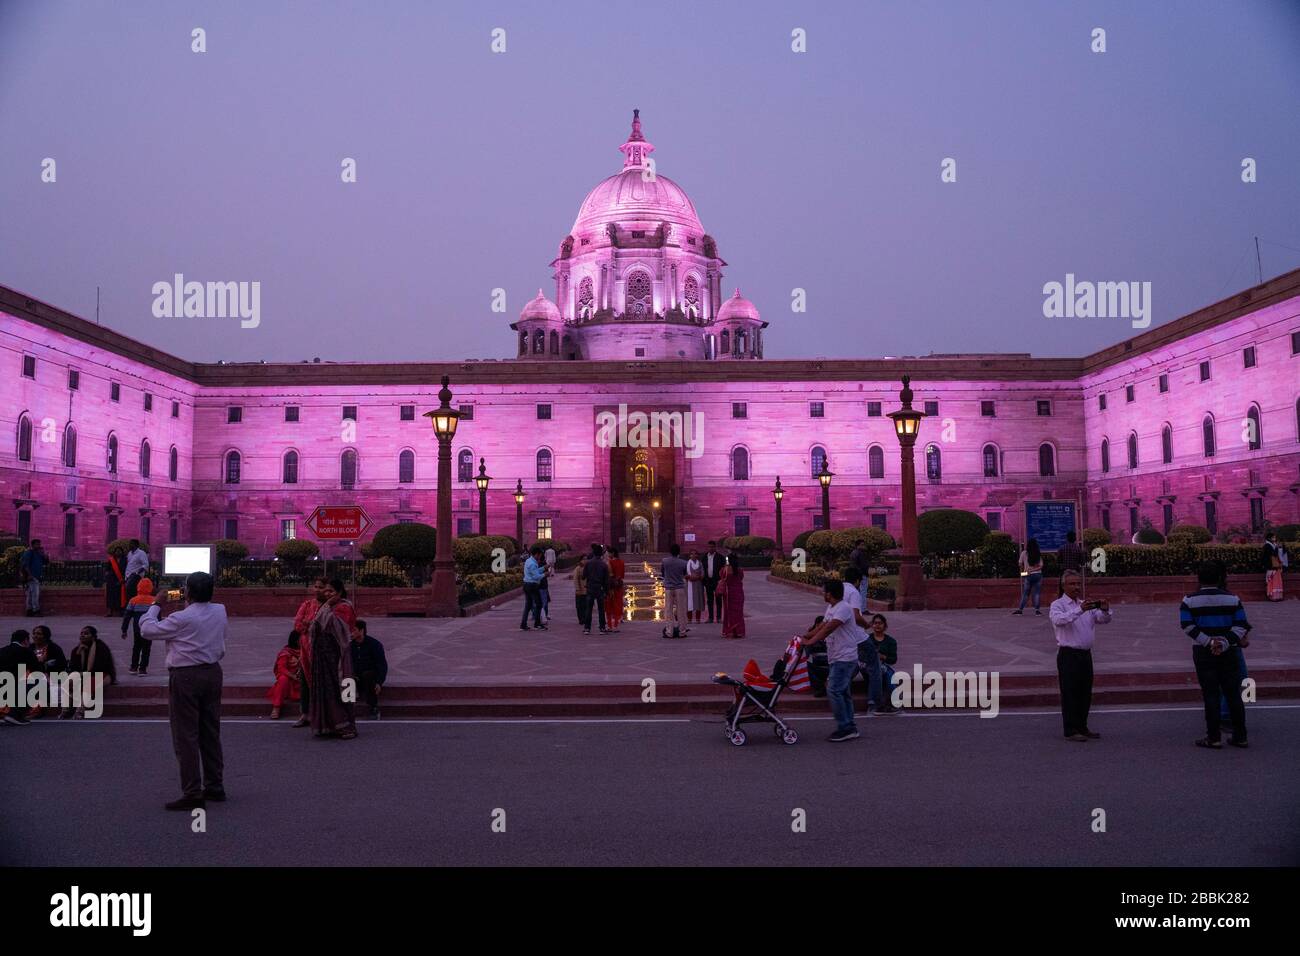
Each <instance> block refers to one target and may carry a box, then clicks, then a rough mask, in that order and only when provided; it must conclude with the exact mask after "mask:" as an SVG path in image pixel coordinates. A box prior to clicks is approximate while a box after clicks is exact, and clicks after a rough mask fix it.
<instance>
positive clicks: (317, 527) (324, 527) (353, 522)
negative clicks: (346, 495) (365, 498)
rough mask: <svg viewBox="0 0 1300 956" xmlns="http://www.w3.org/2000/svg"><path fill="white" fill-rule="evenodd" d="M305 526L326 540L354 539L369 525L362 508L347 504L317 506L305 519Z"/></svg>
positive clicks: (367, 516) (367, 517) (368, 517)
mask: <svg viewBox="0 0 1300 956" xmlns="http://www.w3.org/2000/svg"><path fill="white" fill-rule="evenodd" d="M307 527H308V528H310V529H311V533H312V534H314V535H315V536H316V537H318V538H323V539H325V540H328V541H355V540H356V539H357V538H359V537H361V535H362V534H364V533H365V530H366V529H367V528H369V527H370V516H369V515H368V514H366V512H365V509H364V508H359V507H355V506H351V505H349V506H347V507H340V508H324V507H322V508H317V509H316V510H315V511H313V512H312V513H311V517H310V518H308V519H307Z"/></svg>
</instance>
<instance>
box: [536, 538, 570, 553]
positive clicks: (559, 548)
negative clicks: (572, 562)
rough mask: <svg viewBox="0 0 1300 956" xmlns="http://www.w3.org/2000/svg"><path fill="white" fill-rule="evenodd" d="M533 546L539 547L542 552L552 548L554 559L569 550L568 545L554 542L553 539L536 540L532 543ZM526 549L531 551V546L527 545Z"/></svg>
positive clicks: (562, 542)
mask: <svg viewBox="0 0 1300 956" xmlns="http://www.w3.org/2000/svg"><path fill="white" fill-rule="evenodd" d="M533 544H536V545H540V546H541V549H542V550H543V551H545V550H546V549H547V548H554V549H555V555H556V557H559V556H560V555H562V554H564V552H565V551H568V550H569V545H568V544H567V543H565V542H564V541H556V540H554V539H553V538H538V539H537V540H536V541H534V542H533ZM528 549H529V550H530V551H531V550H532V545H529V548H528Z"/></svg>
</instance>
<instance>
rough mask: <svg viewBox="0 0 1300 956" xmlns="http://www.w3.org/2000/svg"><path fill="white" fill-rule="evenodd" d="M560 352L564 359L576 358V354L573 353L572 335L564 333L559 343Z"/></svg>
mask: <svg viewBox="0 0 1300 956" xmlns="http://www.w3.org/2000/svg"><path fill="white" fill-rule="evenodd" d="M560 354H561V355H562V356H564V357H565V358H566V359H572V358H577V356H576V355H574V353H573V336H572V335H566V336H565V337H564V340H563V342H562V344H561V345H560Z"/></svg>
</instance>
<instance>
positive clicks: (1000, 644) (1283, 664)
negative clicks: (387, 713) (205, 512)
mask: <svg viewBox="0 0 1300 956" xmlns="http://www.w3.org/2000/svg"><path fill="white" fill-rule="evenodd" d="M745 590H746V606H745V611H746V618H747V628H748V637H747V638H746V639H745V640H742V641H729V640H723V639H722V638H721V635H720V628H719V627H718V626H717V625H709V624H701V625H697V626H695V627H694V628H693V629H692V632H691V634H690V637H689V638H687V639H686V640H679V641H666V640H663V639H662V638H661V637H660V631H661V629H662V625H660V624H658V623H656V622H653V621H634V622H625V623H624V624H623V626H622V632H621V633H620V634H618V635H602V634H599V633H593V634H592V635H590V636H584V635H583V634H582V632H581V629H580V628H579V627H578V624H577V622H576V615H575V613H574V601H573V585H572V583H571V582H570V581H569V580H567V579H565V578H561V579H560V580H558V581H555V582H553V583H552V586H551V594H552V604H551V609H552V611H553V618H552V622H551V627H550V629H549V630H547V631H536V630H531V631H528V632H523V631H520V630H519V617H520V614H521V613H522V610H523V601H522V598H520V599H516V600H513V601H510V602H507V603H505V604H503V605H501V606H500V607H497V608H494V609H492V610H490V611H487V612H485V613H483V614H480V615H478V616H475V617H467V618H457V619H436V620H426V619H423V618H373V619H371V620H370V622H369V623H370V632H371V633H372V634H373V635H374V636H375V637H377V638H379V639H380V640H381V641H383V643H384V646H385V649H386V651H387V655H388V662H389V667H390V674H389V681H388V682H389V684H391V685H398V686H400V685H444V686H445V685H465V686H483V685H493V684H497V685H509V684H513V685H522V684H529V683H538V684H577V683H589V684H594V683H604V682H608V683H627V682H629V681H633V682H640V681H641V680H642V679H643V678H646V677H652V678H654V679H655V680H656V681H659V682H667V683H695V684H698V683H700V682H702V681H707V680H708V678H709V677H710V676H711V675H712V674H714V673H715V672H717V671H720V670H727V671H732V672H735V671H737V670H739V669H740V668H741V667H742V666H743V665H744V663H745V661H747V660H748V659H749V658H751V657H752V658H756V659H757V660H758V661H759V662H760V664H762V665H763V666H764V667H765V668H766V667H768V666H770V664H771V663H772V662H773V661H775V660H776V659H777V658H778V657H779V656H780V654H781V652H782V650H783V649H784V647H785V645H786V643H787V642H788V640H789V639H790V637H791V636H792V635H794V634H795V633H797V632H802V631H803V630H804V629H805V628H806V627H807V626H808V625H809V624H810V623H811V622H812V619H813V617H814V616H816V615H817V614H820V613H821V611H822V610H823V607H824V605H823V604H822V602H821V600H820V599H819V598H818V597H816V596H815V595H813V594H812V593H809V592H805V591H803V590H800V589H796V588H792V587H789V586H786V585H783V584H777V583H773V582H771V581H769V580H767V578H766V576H765V575H760V574H750V575H748V576H747V577H746V579H745ZM358 612H359V614H360V616H361V617H363V618H364V617H365V616H366V603H365V594H364V592H362V594H361V595H360V599H359V601H358ZM1247 613H1248V615H1249V616H1250V619H1251V622H1252V623H1253V624H1254V631H1253V632H1252V638H1253V640H1252V643H1251V646H1250V649H1249V650H1248V651H1247V659H1248V661H1249V665H1250V667H1251V668H1252V669H1255V670H1263V669H1273V668H1289V669H1293V668H1300V602H1297V601H1285V602H1282V603H1280V604H1267V603H1258V604H1250V605H1248V606H1247ZM888 617H889V630H890V633H891V634H893V636H894V637H895V638H896V639H897V640H898V644H899V666H900V668H906V669H909V670H910V668H911V667H912V665H913V664H915V663H918V662H919V663H921V664H923V665H924V667H925V668H926V669H927V670H929V669H937V670H969V669H972V668H974V669H981V670H997V671H999V672H1001V673H1002V674H1005V675H1038V674H1055V672H1056V663H1055V662H1056V644H1055V641H1054V639H1053V636H1052V628H1051V625H1050V624H1049V623H1048V620H1047V605H1046V603H1045V604H1044V606H1043V615H1042V617H1035V616H1034V615H1033V613H1032V611H1028V610H1027V611H1026V614H1025V616H1023V617H1015V616H1012V615H1011V613H1010V609H1009V608H1008V609H1006V610H988V609H984V610H963V611H914V612H909V613H902V612H894V613H891V614H889V615H888ZM40 620H42V619H37V618H21V617H5V618H0V628H3V629H4V630H3V633H5V634H7V633H8V632H9V631H11V630H13V629H15V628H19V627H26V628H29V629H30V628H31V627H32V626H33V625H34V624H37V623H39V622H40ZM44 620H45V621H46V623H48V624H49V626H50V627H51V629H52V630H53V632H54V639H55V641H56V642H57V643H59V644H60V645H61V646H62V647H63V649H64V651H65V652H66V651H70V650H71V648H72V647H73V646H74V645H75V644H76V640H77V637H76V635H77V632H78V631H79V630H80V627H81V625H82V624H83V623H93V624H95V625H96V626H98V627H99V629H100V636H101V637H103V638H106V639H107V640H108V641H109V644H110V646H111V647H112V649H113V653H114V657H115V660H116V662H117V666H118V671H119V674H120V675H121V679H122V681H123V682H130V683H131V684H136V683H138V684H163V683H165V682H166V670H165V668H164V667H163V661H162V651H161V649H158V650H157V651H155V657H154V662H153V667H152V669H151V673H150V674H149V675H148V676H147V677H144V678H136V677H131V676H129V675H128V674H127V673H126V671H127V668H128V665H129V662H130V642H129V640H128V641H122V640H119V638H118V636H117V635H118V628H119V624H118V622H117V621H116V620H112V619H108V618H102V617H101V618H98V619H92V620H90V621H83V620H82V619H80V618H72V617H50V618H48V619H44ZM291 624H292V622H291V621H290V620H289V619H288V618H284V619H281V618H248V617H245V618H232V619H231V623H230V641H229V644H228V647H227V654H226V659H225V661H224V662H223V668H224V670H225V679H226V683H227V684H234V685H253V686H267V685H269V683H270V681H271V667H272V664H273V663H274V661H275V655H276V652H277V651H278V650H279V648H280V647H281V646H283V644H284V641H285V637H286V635H287V634H288V631H289V628H290V626H291ZM1094 656H1095V658H1096V668H1097V671H1098V673H1102V674H1110V673H1134V674H1143V673H1147V674H1151V673H1170V672H1189V673H1190V671H1191V651H1190V647H1189V641H1188V640H1187V638H1186V637H1184V636H1183V634H1182V632H1181V631H1180V630H1179V628H1178V609H1177V607H1176V606H1174V605H1141V604H1139V605H1121V606H1117V607H1116V608H1114V621H1113V622H1112V623H1111V624H1109V625H1105V626H1101V627H1099V628H1098V637H1097V645H1096V649H1095V652H1094Z"/></svg>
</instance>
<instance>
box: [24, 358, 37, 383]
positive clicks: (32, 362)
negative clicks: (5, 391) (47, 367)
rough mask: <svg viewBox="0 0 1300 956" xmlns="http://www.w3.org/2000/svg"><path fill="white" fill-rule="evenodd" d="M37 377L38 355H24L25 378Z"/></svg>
mask: <svg viewBox="0 0 1300 956" xmlns="http://www.w3.org/2000/svg"><path fill="white" fill-rule="evenodd" d="M35 377H36V356H35V355H24V356H23V378H35Z"/></svg>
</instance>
